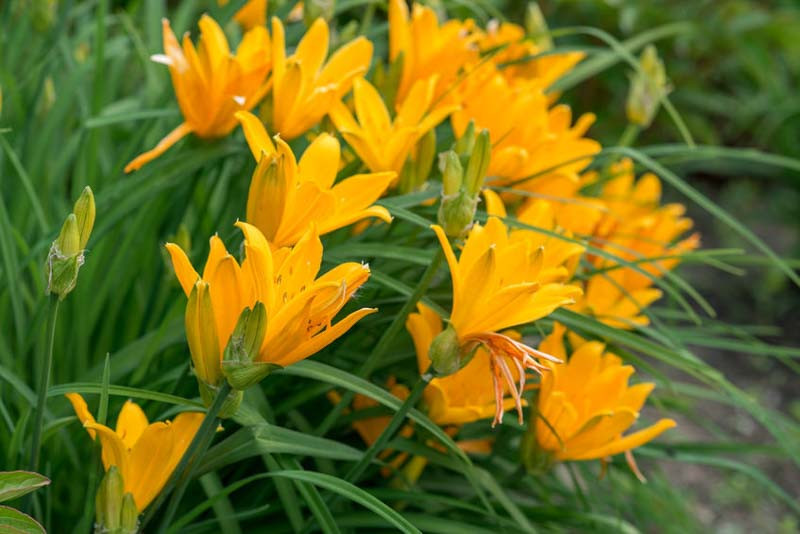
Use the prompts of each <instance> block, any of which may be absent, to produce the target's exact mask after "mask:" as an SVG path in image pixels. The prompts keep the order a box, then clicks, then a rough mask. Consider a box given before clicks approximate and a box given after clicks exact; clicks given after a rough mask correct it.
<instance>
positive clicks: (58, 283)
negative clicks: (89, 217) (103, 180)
mask: <svg viewBox="0 0 800 534" xmlns="http://www.w3.org/2000/svg"><path fill="white" fill-rule="evenodd" d="M79 247H80V232H79V231H78V222H77V219H76V218H75V214H73V213H70V214H69V215H68V216H67V219H66V220H65V221H64V225H63V226H62V227H61V232H60V233H59V234H58V237H57V238H56V240H55V241H53V244H52V245H51V246H50V253H49V254H48V255H47V264H46V265H45V271H46V276H47V294H48V295H49V294H51V293H53V294H56V295H58V298H59V299H60V300H63V299H64V297H66V296H67V295H68V294H69V293H70V292H71V291H72V290H73V289H75V284H76V283H77V282H78V270H79V269H80V268H81V265H83V252H82V250H81V249H80V248H79Z"/></svg>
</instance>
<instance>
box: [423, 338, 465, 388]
mask: <svg viewBox="0 0 800 534" xmlns="http://www.w3.org/2000/svg"><path fill="white" fill-rule="evenodd" d="M428 357H429V358H430V359H431V366H432V367H433V372H434V373H435V374H436V376H440V377H441V376H449V375H452V374H453V373H455V372H457V371H458V370H459V369H461V349H460V347H459V341H458V334H457V333H456V331H455V329H454V328H453V327H452V326H448V327H447V328H445V329H444V330H442V331H441V332H440V333H439V335H437V336H436V337H435V338H433V341H432V342H431V347H430V349H428Z"/></svg>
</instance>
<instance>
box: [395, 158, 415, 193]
mask: <svg viewBox="0 0 800 534" xmlns="http://www.w3.org/2000/svg"><path fill="white" fill-rule="evenodd" d="M416 182H417V171H416V168H415V167H414V162H413V161H411V158H410V157H409V158H406V162H405V163H403V168H402V170H401V171H400V178H399V179H398V185H397V188H398V189H399V190H400V193H403V194H404V193H410V192H411V191H413V190H414V184H415V183H416Z"/></svg>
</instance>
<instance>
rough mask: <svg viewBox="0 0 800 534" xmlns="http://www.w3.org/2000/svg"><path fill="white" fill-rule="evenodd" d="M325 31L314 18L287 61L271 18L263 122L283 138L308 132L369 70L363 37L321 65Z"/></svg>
mask: <svg viewBox="0 0 800 534" xmlns="http://www.w3.org/2000/svg"><path fill="white" fill-rule="evenodd" d="M329 33H330V32H329V30H328V23H327V22H325V20H324V19H322V18H318V19H317V20H315V21H314V23H313V24H312V25H311V27H310V28H309V29H308V31H307V32H306V34H305V35H304V36H303V38H302V39H301V40H300V44H298V45H297V49H296V50H295V53H294V54H292V55H291V56H289V57H288V58H287V57H286V39H285V37H284V30H283V24H282V23H281V21H280V19H278V18H276V17H273V18H272V39H273V46H272V108H271V110H270V111H269V112H268V116H269V119H270V120H269V121H267V122H268V124H270V126H271V129H272V130H273V131H274V132H275V133H277V134H279V135H280V136H281V137H282V138H283V139H287V140H289V139H294V138H295V137H298V136H300V135H302V134H303V133H305V132H306V131H308V130H309V129H311V128H312V127H313V126H314V125H315V124H317V123H318V122H319V121H320V119H322V117H324V116H325V115H326V114H327V113H328V111H329V110H330V109H331V107H332V106H333V105H334V104H335V103H336V102H339V100H341V98H342V96H344V94H345V93H347V92H348V91H349V90H350V87H351V86H352V83H353V79H354V78H356V77H357V76H361V75H363V74H364V73H366V72H367V69H368V68H369V63H370V61H371V59H372V43H371V42H370V41H368V40H367V39H366V38H364V37H363V36H362V37H358V38H356V39H354V40H352V41H350V42H349V43H347V44H346V45H344V46H342V47H341V48H339V50H337V51H336V52H334V53H333V55H332V56H331V57H330V59H329V60H328V61H327V63H326V62H325V58H326V57H327V55H328V41H329Z"/></svg>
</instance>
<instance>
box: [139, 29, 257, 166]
mask: <svg viewBox="0 0 800 534" xmlns="http://www.w3.org/2000/svg"><path fill="white" fill-rule="evenodd" d="M162 26H163V32H164V54H159V55H155V56H153V60H154V61H157V62H158V63H164V64H165V65H167V66H168V67H169V72H170V75H171V76H172V86H173V88H174V89H175V97H176V98H177V99H178V106H179V107H180V109H181V113H182V114H183V118H184V122H183V123H181V124H180V126H178V127H177V128H175V129H174V130H173V131H172V132H170V133H169V134H168V135H167V136H166V137H164V138H163V139H162V140H161V141H159V142H158V144H157V145H156V147H155V148H153V149H152V150H149V151H147V152H145V153H144V154H141V155H139V156H137V157H136V158H135V159H134V160H133V161H131V162H130V163H128V164H127V165H126V166H125V172H131V171H134V170H138V169H140V168H141V167H142V166H143V165H145V164H146V163H148V162H150V161H152V160H154V159H155V158H157V157H158V156H160V155H161V154H163V153H164V152H165V151H166V150H167V149H169V148H170V147H171V146H172V145H174V144H175V143H177V142H178V141H180V140H181V139H182V138H183V137H184V136H186V135H187V134H189V133H193V134H195V135H197V136H198V137H202V138H205V139H212V138H216V137H223V136H225V135H227V134H228V133H230V132H231V130H233V129H234V128H235V127H236V124H237V122H236V118H235V117H234V114H235V113H236V112H237V111H239V110H243V109H244V110H249V109H251V108H252V107H253V106H255V105H256V104H257V103H258V102H259V101H260V100H261V99H262V98H263V96H264V95H265V94H266V92H267V91H268V90H269V86H268V85H267V83H265V82H266V79H267V75H268V74H269V69H270V59H269V50H270V39H269V34H268V33H267V30H266V28H263V27H255V28H253V29H251V30H250V31H248V32H247V33H245V35H244V37H243V38H242V42H241V44H240V45H239V48H238V49H237V51H236V55H233V54H231V51H230V48H229V47H228V40H227V38H226V37H225V34H224V33H223V31H222V28H220V27H219V25H218V24H217V23H216V22H215V21H214V19H212V18H211V17H209V16H208V15H203V16H202V17H201V19H200V24H199V26H200V40H199V42H198V45H197V49H195V47H194V45H193V44H192V41H191V39H190V38H189V35H188V33H187V34H186V35H185V36H184V37H183V47H181V46H180V45H179V44H178V40H177V39H176V38H175V34H174V33H173V32H172V28H170V25H169V21H168V20H166V19H164V20H163V21H162Z"/></svg>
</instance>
